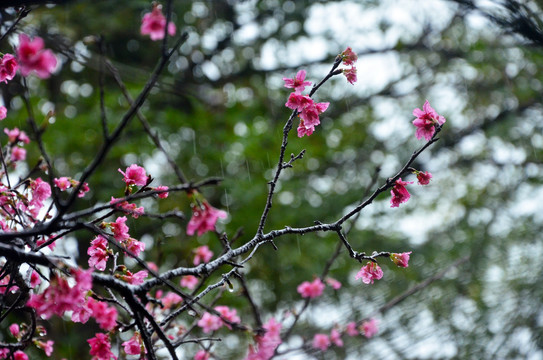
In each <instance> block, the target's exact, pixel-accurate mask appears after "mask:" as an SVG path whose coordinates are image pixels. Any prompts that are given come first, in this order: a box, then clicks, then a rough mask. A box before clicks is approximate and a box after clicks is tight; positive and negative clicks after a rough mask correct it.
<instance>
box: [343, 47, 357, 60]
mask: <svg viewBox="0 0 543 360" xmlns="http://www.w3.org/2000/svg"><path fill="white" fill-rule="evenodd" d="M340 56H341V58H342V60H343V64H344V65H353V63H354V62H355V61H356V60H358V55H356V53H355V52H354V51H353V49H351V47H350V46H349V47H348V48H347V49H345V50H343V52H342V53H341V54H340Z"/></svg>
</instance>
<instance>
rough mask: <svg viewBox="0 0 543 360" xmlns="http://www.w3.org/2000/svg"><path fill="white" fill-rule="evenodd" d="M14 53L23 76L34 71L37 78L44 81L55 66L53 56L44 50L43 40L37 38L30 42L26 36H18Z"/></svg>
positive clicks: (54, 57)
mask: <svg viewBox="0 0 543 360" xmlns="http://www.w3.org/2000/svg"><path fill="white" fill-rule="evenodd" d="M16 53H17V59H18V60H19V65H20V67H21V74H22V75H23V76H27V75H29V74H30V73H31V72H32V71H35V72H36V74H37V75H38V77H39V78H42V79H46V78H48V77H49V76H51V73H52V72H53V71H54V70H55V67H56V66H57V58H56V56H55V54H53V52H52V51H51V50H49V49H44V43H43V39H42V38H40V37H38V36H36V37H35V38H34V39H32V40H31V39H30V38H29V37H28V36H27V35H26V34H19V46H18V47H17V51H16Z"/></svg>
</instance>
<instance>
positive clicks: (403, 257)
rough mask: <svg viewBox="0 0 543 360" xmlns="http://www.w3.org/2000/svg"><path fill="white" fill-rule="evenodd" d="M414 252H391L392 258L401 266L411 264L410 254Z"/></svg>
mask: <svg viewBox="0 0 543 360" xmlns="http://www.w3.org/2000/svg"><path fill="white" fill-rule="evenodd" d="M411 253H412V251H409V252H404V253H399V254H396V253H393V254H390V260H392V261H393V262H394V264H396V265H398V266H399V267H404V268H406V267H408V266H409V264H408V263H409V255H410V254H411Z"/></svg>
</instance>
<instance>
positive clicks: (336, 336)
mask: <svg viewBox="0 0 543 360" xmlns="http://www.w3.org/2000/svg"><path fill="white" fill-rule="evenodd" d="M330 341H331V342H332V343H333V344H334V345H336V346H339V347H341V346H343V340H341V334H340V333H339V331H337V329H335V328H334V329H332V332H331V333H330Z"/></svg>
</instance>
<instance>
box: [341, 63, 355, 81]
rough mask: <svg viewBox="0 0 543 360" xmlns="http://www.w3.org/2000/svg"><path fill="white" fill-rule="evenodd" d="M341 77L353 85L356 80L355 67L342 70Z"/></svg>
mask: <svg viewBox="0 0 543 360" xmlns="http://www.w3.org/2000/svg"><path fill="white" fill-rule="evenodd" d="M343 75H345V77H346V78H347V81H348V82H349V83H351V84H352V85H354V83H355V82H356V81H357V80H358V78H357V77H356V67H355V66H351V67H350V68H348V69H343Z"/></svg>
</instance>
